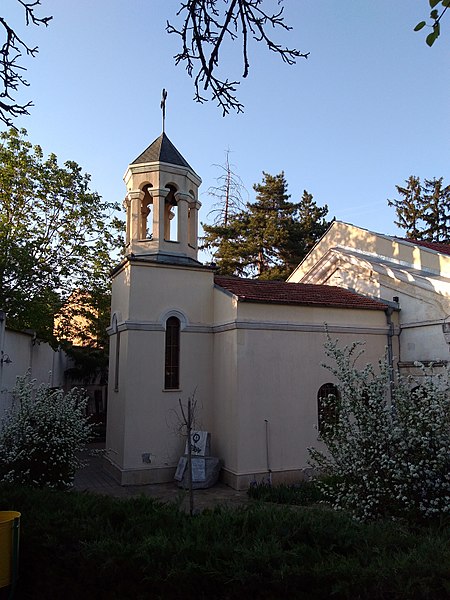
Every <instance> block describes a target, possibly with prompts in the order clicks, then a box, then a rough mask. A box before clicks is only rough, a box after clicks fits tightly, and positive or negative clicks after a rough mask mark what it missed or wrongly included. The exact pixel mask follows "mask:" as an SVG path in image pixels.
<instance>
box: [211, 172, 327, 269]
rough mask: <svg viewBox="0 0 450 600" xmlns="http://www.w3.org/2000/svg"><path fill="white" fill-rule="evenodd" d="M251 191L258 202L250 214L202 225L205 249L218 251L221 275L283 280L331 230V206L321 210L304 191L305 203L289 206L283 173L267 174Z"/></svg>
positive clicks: (248, 210) (251, 205)
mask: <svg viewBox="0 0 450 600" xmlns="http://www.w3.org/2000/svg"><path fill="white" fill-rule="evenodd" d="M253 187H254V190H255V191H256V193H257V195H256V200H255V202H253V203H250V202H248V203H247V206H246V210H241V211H239V212H237V213H236V214H234V215H233V217H232V218H231V219H229V220H228V222H227V224H226V225H225V223H221V224H219V225H203V228H204V230H205V234H206V235H205V238H204V245H203V247H204V248H208V249H216V250H215V254H214V258H215V261H216V262H217V266H218V270H219V273H221V274H224V275H241V276H252V277H259V278H260V279H285V278H286V277H287V276H288V275H289V274H290V272H291V271H292V269H293V268H295V267H296V266H297V264H298V263H299V262H300V260H301V259H302V258H303V257H304V256H305V255H306V254H307V252H308V251H309V250H310V249H311V247H312V245H313V244H314V243H315V242H316V241H317V240H318V239H319V238H320V237H321V235H323V233H324V232H325V230H326V229H327V227H328V226H329V223H328V222H327V221H326V220H325V216H326V214H327V213H328V207H327V206H324V207H323V208H319V207H318V206H317V205H316V203H315V202H314V201H313V198H312V196H311V194H308V192H306V191H305V192H304V194H303V197H302V200H301V202H299V203H294V202H290V201H289V198H290V196H289V194H288V193H287V183H286V180H285V177H284V173H280V174H279V175H270V174H269V173H263V181H262V183H260V184H256V185H254V186H253Z"/></svg>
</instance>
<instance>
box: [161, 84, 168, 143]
mask: <svg viewBox="0 0 450 600" xmlns="http://www.w3.org/2000/svg"><path fill="white" fill-rule="evenodd" d="M166 98H167V90H165V89H164V88H163V91H162V98H161V109H162V130H163V133H164V130H165V126H166Z"/></svg>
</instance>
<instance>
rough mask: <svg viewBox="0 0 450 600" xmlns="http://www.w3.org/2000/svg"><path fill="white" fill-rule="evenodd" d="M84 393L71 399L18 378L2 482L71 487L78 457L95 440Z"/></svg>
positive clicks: (3, 441)
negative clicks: (89, 440) (89, 441)
mask: <svg viewBox="0 0 450 600" xmlns="http://www.w3.org/2000/svg"><path fill="white" fill-rule="evenodd" d="M85 409H86V398H85V395H84V393H83V392H82V391H81V390H78V389H73V390H71V391H70V392H68V393H67V394H65V393H64V392H63V391H62V390H52V389H50V388H49V387H48V386H46V385H40V386H39V387H37V388H36V387H35V382H34V381H33V380H30V378H29V377H21V378H18V381H17V384H16V387H15V389H14V402H13V406H12V408H11V410H10V411H9V412H8V413H7V415H6V417H5V419H4V421H3V423H2V428H1V432H0V482H2V483H5V482H8V483H16V484H25V485H32V486H36V487H44V486H48V487H51V488H57V489H66V488H68V487H70V485H71V484H72V481H73V477H74V474H75V470H76V469H77V468H78V467H79V466H80V461H79V459H78V458H77V453H78V452H79V451H80V450H81V449H82V448H83V447H84V446H85V444H86V442H87V441H88V439H89V437H90V436H91V429H92V425H91V424H89V422H88V420H87V418H86V416H85Z"/></svg>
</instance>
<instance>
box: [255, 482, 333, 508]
mask: <svg viewBox="0 0 450 600" xmlns="http://www.w3.org/2000/svg"><path fill="white" fill-rule="evenodd" d="M248 495H249V496H250V498H253V499H254V500H263V501H264V502H275V503H276V504H295V505H298V506H310V505H311V504H317V503H318V502H321V501H322V500H323V494H322V492H321V491H320V489H319V488H318V486H317V484H316V482H315V481H314V480H312V481H301V482H299V483H295V484H292V485H287V484H280V485H270V484H269V483H255V484H253V485H252V486H251V487H250V489H249V490H248Z"/></svg>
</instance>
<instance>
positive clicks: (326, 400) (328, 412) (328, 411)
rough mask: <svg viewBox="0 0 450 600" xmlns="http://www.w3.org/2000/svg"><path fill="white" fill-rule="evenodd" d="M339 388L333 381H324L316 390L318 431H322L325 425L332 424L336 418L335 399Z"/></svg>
mask: <svg viewBox="0 0 450 600" xmlns="http://www.w3.org/2000/svg"><path fill="white" fill-rule="evenodd" d="M338 400H339V390H338V389H337V387H336V386H335V385H334V383H324V384H323V385H321V386H320V388H319V391H318V392H317V415H318V426H319V433H323V432H324V427H325V425H333V424H334V423H336V420H337V407H336V401H338Z"/></svg>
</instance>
